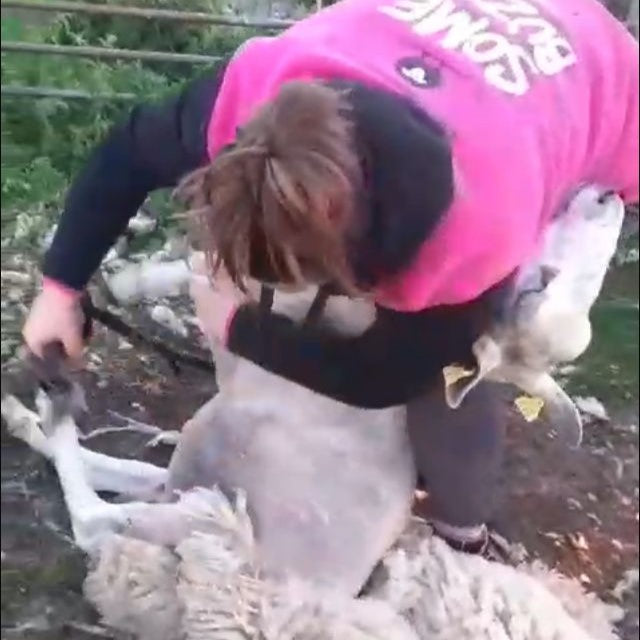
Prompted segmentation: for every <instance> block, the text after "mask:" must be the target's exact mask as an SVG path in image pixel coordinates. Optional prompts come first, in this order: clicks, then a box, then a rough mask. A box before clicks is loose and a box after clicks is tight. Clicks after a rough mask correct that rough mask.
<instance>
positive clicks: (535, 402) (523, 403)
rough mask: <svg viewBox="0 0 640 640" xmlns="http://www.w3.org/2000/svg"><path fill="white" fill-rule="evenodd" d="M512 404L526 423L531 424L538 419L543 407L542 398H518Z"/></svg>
mask: <svg viewBox="0 0 640 640" xmlns="http://www.w3.org/2000/svg"><path fill="white" fill-rule="evenodd" d="M514 404H515V405H516V408H517V409H518V411H519V412H520V413H521V414H522V417H523V418H524V419H525V420H526V421H527V422H533V421H534V420H537V419H538V418H539V417H540V412H541V411H542V408H543V407H544V400H543V399H542V398H532V397H531V396H519V397H518V398H516V399H515V401H514Z"/></svg>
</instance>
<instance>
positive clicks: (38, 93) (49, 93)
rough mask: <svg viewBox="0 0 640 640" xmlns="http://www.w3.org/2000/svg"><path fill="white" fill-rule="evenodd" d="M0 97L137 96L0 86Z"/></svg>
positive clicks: (98, 99)
mask: <svg viewBox="0 0 640 640" xmlns="http://www.w3.org/2000/svg"><path fill="white" fill-rule="evenodd" d="M0 97H3V98H4V97H11V98H62V99H63V100H96V101H100V100H105V101H111V100H114V101H117V100H123V101H131V100H136V99H137V98H138V96H136V95H135V94H133V93H89V92H87V91H79V90H76V89H58V88H57V87H31V86H29V87H27V86H18V85H4V84H3V85H2V86H1V87H0Z"/></svg>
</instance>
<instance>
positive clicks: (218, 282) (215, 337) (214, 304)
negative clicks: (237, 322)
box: [190, 256, 246, 344]
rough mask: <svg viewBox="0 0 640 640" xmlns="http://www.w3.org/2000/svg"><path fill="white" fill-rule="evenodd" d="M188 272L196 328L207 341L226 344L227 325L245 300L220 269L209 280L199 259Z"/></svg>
mask: <svg viewBox="0 0 640 640" xmlns="http://www.w3.org/2000/svg"><path fill="white" fill-rule="evenodd" d="M191 271H192V274H193V275H192V277H191V286H190V292H191V297H192V298H193V302H194V304H195V307H196V316H197V318H198V322H199V324H200V328H201V330H202V332H203V333H204V334H205V335H206V336H207V337H208V338H209V339H210V340H212V341H214V342H218V343H222V344H226V342H227V333H228V330H229V325H230V324H231V321H232V320H233V316H234V315H235V312H236V310H237V309H238V307H239V306H240V305H241V304H243V303H244V302H246V297H245V296H244V295H243V294H242V292H241V291H240V290H238V288H237V287H236V286H235V285H234V283H233V282H232V280H231V278H230V277H229V275H228V274H227V272H226V271H225V270H224V269H222V268H221V269H219V270H218V272H217V273H216V275H215V278H213V279H212V278H211V277H210V276H209V274H208V270H207V265H206V263H205V260H204V258H201V257H200V256H198V257H196V258H195V259H194V260H193V261H192V264H191Z"/></svg>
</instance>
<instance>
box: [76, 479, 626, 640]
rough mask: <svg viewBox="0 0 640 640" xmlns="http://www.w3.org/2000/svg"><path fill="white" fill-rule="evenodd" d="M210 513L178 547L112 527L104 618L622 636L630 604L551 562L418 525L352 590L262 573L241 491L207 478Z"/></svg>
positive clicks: (101, 585) (269, 634) (164, 627)
mask: <svg viewBox="0 0 640 640" xmlns="http://www.w3.org/2000/svg"><path fill="white" fill-rule="evenodd" d="M181 501H182V502H183V503H184V504H185V507H186V506H187V505H189V506H190V508H191V510H192V515H193V516H194V517H197V518H199V519H206V520H207V521H208V524H210V528H207V531H208V533H197V532H196V533H192V534H190V535H188V536H187V537H186V538H185V539H184V540H183V541H182V542H181V543H180V544H179V545H178V547H177V549H176V550H175V553H173V552H171V551H170V550H168V549H164V548H162V547H159V546H157V545H154V544H151V543H148V542H141V541H139V540H135V539H132V538H124V537H122V536H118V535H114V536H112V538H111V539H110V540H109V541H108V543H107V544H105V546H104V547H103V549H102V550H101V552H100V554H99V558H98V560H97V563H96V567H95V568H94V569H93V570H92V572H91V573H90V575H89V577H88V578H87V581H86V585H85V592H86V595H87V597H88V598H89V599H90V600H91V601H92V602H93V603H94V604H95V605H96V607H97V608H98V610H99V611H100V613H101V614H102V616H103V618H104V620H105V622H106V623H107V624H109V625H110V626H112V627H115V628H118V629H120V630H123V631H128V632H129V633H134V634H138V635H137V636H136V637H139V638H142V639H143V640H147V638H149V639H151V638H153V639H154V640H252V639H255V640H616V638H617V635H616V634H615V632H614V630H613V624H614V622H615V621H616V620H617V619H619V618H620V616H621V610H620V609H619V608H617V607H612V606H609V605H606V604H604V603H602V602H601V601H600V600H598V598H597V597H596V596H594V595H592V594H587V593H585V592H584V590H583V588H582V586H581V585H580V584H578V583H577V582H576V581H574V580H570V579H568V578H565V577H563V576H560V575H559V574H557V573H554V572H552V571H550V570H549V569H547V568H546V567H545V566H544V565H542V564H541V563H539V562H538V563H533V564H531V565H523V566H521V567H519V568H513V567H510V566H506V565H501V564H497V563H491V562H488V561H486V560H484V559H483V558H480V557H476V556H470V555H467V554H462V553H457V552H455V551H453V550H451V549H450V548H449V547H448V546H447V545H446V543H444V542H443V541H441V540H440V539H438V538H436V537H434V536H432V535H431V533H430V530H429V529H428V527H426V526H424V525H420V526H410V528H409V529H408V530H407V532H406V533H405V535H403V536H402V537H401V539H400V540H399V542H398V544H397V546H396V547H395V548H394V549H392V550H391V551H390V552H389V553H388V554H387V556H386V558H385V559H384V561H383V564H382V565H381V567H379V569H378V570H377V571H376V572H375V574H374V576H373V578H372V581H371V586H370V589H369V591H368V593H367V595H366V596H364V597H361V598H349V597H345V596H342V595H338V594H335V593H334V594H331V593H327V592H326V591H321V590H318V589H315V588H314V587H313V586H311V585H309V584H304V583H302V582H300V581H296V580H289V581H286V580H285V581H283V582H275V581H270V580H267V579H263V578H262V576H261V572H260V567H259V566H257V564H256V558H257V557H258V554H257V553H256V548H255V542H254V537H253V530H252V526H251V522H250V520H249V518H248V515H247V512H246V505H245V503H244V500H243V499H242V497H240V499H239V500H237V501H236V504H235V505H232V504H231V503H230V502H229V501H227V500H226V499H225V498H224V496H223V495H222V493H220V492H219V491H208V490H203V489H199V490H197V491H195V492H188V493H186V494H184V495H183V496H182V498H181Z"/></svg>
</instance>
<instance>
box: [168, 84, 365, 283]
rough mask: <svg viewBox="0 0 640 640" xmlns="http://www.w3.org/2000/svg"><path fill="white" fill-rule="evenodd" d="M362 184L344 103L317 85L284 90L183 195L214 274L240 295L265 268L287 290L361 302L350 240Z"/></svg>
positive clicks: (191, 181)
mask: <svg viewBox="0 0 640 640" xmlns="http://www.w3.org/2000/svg"><path fill="white" fill-rule="evenodd" d="M360 183H361V171H360V165H359V161H358V156H357V153H356V150H355V145H354V142H353V136H352V130H351V124H350V121H349V117H348V108H347V105H346V104H345V101H344V98H343V95H342V94H341V93H340V92H338V91H336V90H334V89H331V88H330V87H328V86H326V85H323V84H321V83H318V82H311V81H310V82H290V83H288V84H285V85H283V86H282V87H281V89H280V91H279V93H278V95H277V96H276V97H275V99H274V100H272V101H271V102H269V103H268V104H266V105H265V106H263V107H262V108H261V109H260V110H259V111H258V112H257V113H256V115H255V116H254V117H253V118H252V119H251V120H250V121H249V122H248V123H247V124H246V126H245V127H243V129H242V130H241V131H240V132H239V133H238V138H237V141H236V143H235V144H234V145H233V146H232V147H230V148H229V149H227V150H225V151H223V152H222V153H221V154H220V155H219V156H218V157H217V158H215V159H214V160H213V162H212V163H211V164H210V165H208V166H207V167H204V168H203V169H200V170H198V171H196V172H194V173H193V174H191V175H190V176H188V177H187V178H186V179H185V181H184V182H183V184H182V185H181V186H180V188H179V190H178V192H179V195H181V196H182V197H183V198H184V199H185V200H186V202H187V204H188V206H190V207H191V209H192V210H193V211H194V212H195V213H196V214H197V216H198V220H199V221H200V223H201V226H202V229H203V231H204V234H203V236H204V237H203V244H204V249H205V252H206V254H207V257H208V261H209V265H210V267H211V268H212V270H213V271H214V272H215V270H217V269H218V268H219V267H220V266H221V265H222V266H223V267H224V268H225V269H226V270H227V272H228V273H229V275H230V277H231V278H232V279H233V281H234V282H235V284H236V285H237V286H239V287H240V288H242V289H244V288H245V283H246V280H247V278H249V277H250V276H251V275H253V273H252V265H253V264H254V263H255V262H256V261H258V262H262V263H263V264H267V265H268V269H269V271H270V272H271V273H273V274H275V276H276V278H277V279H278V281H280V282H283V283H290V284H302V283H304V282H308V281H314V280H315V281H318V280H319V281H323V280H324V281H332V282H333V283H336V284H338V285H339V286H340V287H341V288H342V289H344V290H346V291H349V292H355V291H356V289H357V288H356V285H355V282H354V277H353V275H352V272H351V269H350V267H349V263H348V259H347V247H346V236H347V234H348V233H349V231H350V230H351V229H352V228H353V226H354V224H355V207H356V194H357V192H358V189H359V187H360Z"/></svg>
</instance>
